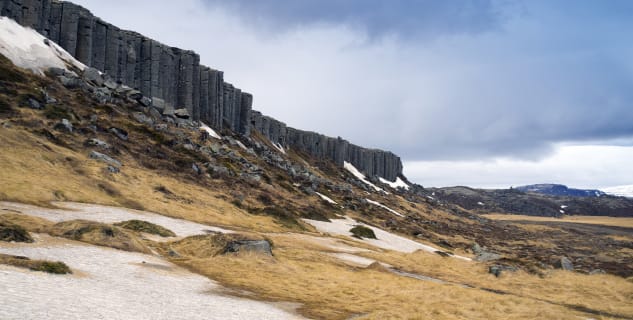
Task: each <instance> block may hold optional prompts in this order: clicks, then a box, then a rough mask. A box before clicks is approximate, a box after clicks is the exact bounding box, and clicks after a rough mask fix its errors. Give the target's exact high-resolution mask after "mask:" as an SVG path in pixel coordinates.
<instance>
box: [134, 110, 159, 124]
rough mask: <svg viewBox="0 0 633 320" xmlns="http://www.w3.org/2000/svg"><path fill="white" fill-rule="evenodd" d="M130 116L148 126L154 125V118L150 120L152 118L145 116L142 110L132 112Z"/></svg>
mask: <svg viewBox="0 0 633 320" xmlns="http://www.w3.org/2000/svg"><path fill="white" fill-rule="evenodd" d="M132 118H134V120H136V121H138V122H140V123H142V124H146V125H148V126H151V125H154V120H152V118H150V117H148V116H146V115H145V114H143V113H142V112H134V113H132Z"/></svg>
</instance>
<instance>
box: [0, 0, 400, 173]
mask: <svg viewBox="0 0 633 320" xmlns="http://www.w3.org/2000/svg"><path fill="white" fill-rule="evenodd" d="M0 14H1V15H2V16H6V17H9V18H12V19H14V20H15V21H17V22H18V23H20V24H22V25H24V26H27V27H30V28H33V29H34V30H36V31H38V32H39V33H41V34H42V35H44V36H46V37H48V38H49V39H51V40H52V41H55V42H56V43H58V44H59V45H60V46H61V47H63V48H64V49H65V50H66V51H68V52H69V53H70V54H71V55H73V56H74V57H75V58H77V60H79V61H81V62H82V63H84V64H85V65H87V66H90V67H94V68H96V69H98V70H100V71H103V72H104V73H106V74H107V75H108V76H109V77H110V78H112V79H113V80H115V81H118V82H121V83H123V84H126V85H128V86H130V87H132V88H135V89H137V90H139V91H141V92H142V93H143V95H145V96H148V97H152V100H154V101H160V104H161V105H162V106H163V108H173V109H182V108H184V109H186V110H187V111H188V113H189V115H190V116H191V117H192V119H193V120H196V121H198V120H199V121H202V122H205V123H207V124H208V125H209V126H211V127H212V128H215V129H217V130H220V131H221V130H223V129H228V130H231V131H233V132H235V133H238V134H241V135H244V136H248V135H249V134H250V133H251V130H256V131H258V132H260V133H261V134H262V135H264V136H265V137H267V138H268V139H270V140H271V142H273V143H276V144H279V145H281V146H284V147H285V148H294V149H297V150H300V151H303V152H306V153H308V154H310V155H312V156H314V157H317V158H320V159H329V160H332V161H334V162H335V163H337V164H338V165H343V161H347V162H350V163H352V164H353V165H354V166H355V167H356V168H358V169H359V170H361V171H363V172H364V173H365V174H367V175H369V176H380V177H383V178H386V179H388V180H391V181H394V180H395V179H396V177H397V176H399V175H402V163H401V161H400V158H399V157H398V156H396V155H395V154H393V153H391V152H386V151H382V150H376V149H367V148H363V147H360V146H357V145H354V144H351V143H349V142H348V141H345V140H343V139H341V138H332V137H327V136H324V135H321V134H318V133H314V132H308V131H302V130H298V129H294V128H289V127H287V126H286V125H285V124H284V123H283V122H281V121H278V120H275V119H273V118H271V117H267V116H264V115H262V114H261V113H260V112H257V111H254V110H252V104H253V96H252V95H251V94H249V93H246V92H244V91H242V90H241V89H239V88H237V87H235V86H234V85H232V84H230V83H227V82H225V81H224V75H223V72H221V71H217V70H214V69H211V68H209V67H207V66H203V65H200V56H199V55H198V54H196V53H195V52H193V51H188V50H182V49H179V48H174V47H170V46H167V45H165V44H162V43H160V42H158V41H155V40H152V39H149V38H147V37H145V36H143V35H141V34H138V33H136V32H132V31H127V30H121V29H119V28H117V27H116V26H113V25H111V24H109V23H107V22H105V21H103V20H101V19H100V18H98V17H95V16H94V15H93V14H92V13H91V12H90V11H88V10H87V9H85V8H83V7H81V6H79V5H76V4H74V3H71V2H65V1H55V0H0Z"/></svg>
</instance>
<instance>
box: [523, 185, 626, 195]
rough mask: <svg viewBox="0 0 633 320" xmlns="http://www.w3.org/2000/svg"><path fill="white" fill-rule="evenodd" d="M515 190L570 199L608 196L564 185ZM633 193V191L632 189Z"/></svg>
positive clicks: (536, 186)
mask: <svg viewBox="0 0 633 320" xmlns="http://www.w3.org/2000/svg"><path fill="white" fill-rule="evenodd" d="M515 189H517V190H519V191H523V192H532V193H541V194H546V195H550V196H568V197H601V196H604V195H606V193H605V192H603V191H600V190H585V189H574V188H568V187H567V186H565V185H562V184H549V183H543V184H532V185H527V186H521V187H516V188H515ZM631 191H633V189H631Z"/></svg>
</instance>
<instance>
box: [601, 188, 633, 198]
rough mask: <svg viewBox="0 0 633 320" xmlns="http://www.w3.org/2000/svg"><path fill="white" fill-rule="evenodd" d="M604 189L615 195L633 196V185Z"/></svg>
mask: <svg viewBox="0 0 633 320" xmlns="http://www.w3.org/2000/svg"><path fill="white" fill-rule="evenodd" d="M602 191H604V192H606V193H607V194H610V195H613V196H620V197H627V198H633V185H627V186H617V187H609V188H603V189H602Z"/></svg>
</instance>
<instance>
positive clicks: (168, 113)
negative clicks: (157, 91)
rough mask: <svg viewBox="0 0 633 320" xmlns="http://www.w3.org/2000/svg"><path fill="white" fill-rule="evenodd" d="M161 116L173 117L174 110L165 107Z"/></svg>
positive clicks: (167, 106)
mask: <svg viewBox="0 0 633 320" xmlns="http://www.w3.org/2000/svg"><path fill="white" fill-rule="evenodd" d="M162 113H163V115H164V116H167V117H175V116H176V110H175V109H174V107H172V106H171V105H165V109H163V112H162Z"/></svg>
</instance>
